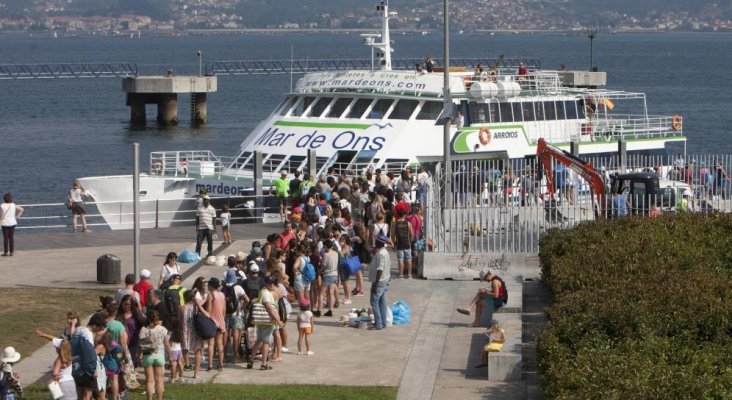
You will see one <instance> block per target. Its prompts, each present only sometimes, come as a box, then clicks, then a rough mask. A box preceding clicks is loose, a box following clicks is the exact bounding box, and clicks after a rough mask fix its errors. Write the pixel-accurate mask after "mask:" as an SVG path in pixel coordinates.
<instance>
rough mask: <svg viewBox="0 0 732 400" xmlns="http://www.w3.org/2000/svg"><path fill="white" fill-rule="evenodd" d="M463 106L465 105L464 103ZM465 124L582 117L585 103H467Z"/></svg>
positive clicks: (546, 101)
mask: <svg viewBox="0 0 732 400" xmlns="http://www.w3.org/2000/svg"><path fill="white" fill-rule="evenodd" d="M464 107H465V105H464ZM467 109H468V110H467V111H468V112H467V113H466V115H467V116H468V118H469V120H468V121H466V123H467V124H483V123H493V122H532V121H556V120H565V119H583V118H584V117H585V104H584V100H583V99H579V100H556V101H555V100H543V101H542V100H534V101H512V102H507V101H503V102H501V101H491V102H488V103H477V102H472V101H471V102H469V103H467Z"/></svg>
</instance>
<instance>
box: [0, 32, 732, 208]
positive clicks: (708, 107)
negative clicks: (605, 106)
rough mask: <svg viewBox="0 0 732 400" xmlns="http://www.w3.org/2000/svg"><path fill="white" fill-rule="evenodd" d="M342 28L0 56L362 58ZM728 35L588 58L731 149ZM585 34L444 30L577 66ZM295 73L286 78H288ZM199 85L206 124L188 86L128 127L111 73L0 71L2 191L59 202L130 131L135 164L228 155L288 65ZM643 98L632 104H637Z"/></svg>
mask: <svg viewBox="0 0 732 400" xmlns="http://www.w3.org/2000/svg"><path fill="white" fill-rule="evenodd" d="M393 39H394V48H395V52H394V57H397V58H401V57H419V58H423V57H424V56H428V55H429V56H431V57H433V58H442V37H441V36H440V35H436V34H433V35H425V36H401V35H397V36H394V37H393ZM360 43H361V38H360V37H359V36H358V35H357V34H350V35H345V34H343V35H332V34H328V35H326V34H322V35H301V34H296V33H292V34H283V35H273V36H266V35H224V36H177V37H153V36H145V35H143V36H142V37H140V38H137V37H134V38H129V37H59V38H52V37H29V36H25V35H23V36H21V35H8V34H5V35H3V36H1V37H0V54H2V59H1V60H0V63H3V64H27V63H83V62H89V63H91V62H109V63H119V62H127V63H136V64H137V65H138V68H139V72H140V74H141V75H162V74H164V73H165V71H166V70H167V69H169V68H170V69H173V71H174V73H175V74H177V75H196V74H198V68H199V59H198V56H197V51H199V50H200V51H201V52H202V60H203V62H204V63H205V62H206V61H213V60H216V61H224V60H244V59H270V60H287V59H290V58H291V57H294V58H295V59H349V58H361V59H368V58H370V56H371V53H370V50H369V48H367V47H365V46H362V45H361V44H360ZM731 44H732V35H730V34H714V33H706V34H700V33H694V34H692V33H663V34H658V33H628V34H616V35H611V34H606V35H600V36H598V37H597V38H596V39H595V40H594V46H593V47H594V52H593V53H594V54H593V64H594V65H595V66H597V67H598V68H599V69H600V70H601V71H606V72H607V74H608V85H607V88H609V89H619V90H626V91H633V92H645V93H646V94H647V96H648V112H649V113H650V114H652V115H673V114H680V115H682V116H683V117H684V132H685V134H686V135H687V136H688V138H689V141H688V146H687V150H688V151H689V152H691V153H715V154H720V153H730V150H732V147H731V146H730V145H729V144H728V140H727V136H728V130H729V128H730V125H732V112H730V110H729V107H730V102H729V99H730V97H731V94H730V89H731V88H732V84H730V72H729V68H730V65H732V53H730V52H729V51H727V50H728V49H729V48H730V45H731ZM589 47H590V46H589V40H588V39H587V37H586V36H584V35H582V34H578V35H559V34H519V35H495V36H468V35H454V36H452V38H451V47H450V50H451V56H452V57H498V56H499V55H505V56H506V57H531V58H538V59H540V60H541V64H542V67H543V68H545V69H558V68H559V66H560V65H561V64H565V65H566V66H567V67H568V68H569V69H581V70H586V69H589V67H590V49H589ZM298 77H299V75H295V76H294V77H293V80H292V81H296V80H297V78H298ZM218 79H219V80H218V91H217V92H216V93H212V94H209V96H208V117H209V123H208V125H206V126H204V127H202V128H192V127H191V126H190V123H189V118H190V114H189V110H188V101H187V100H188V97H187V95H181V96H179V104H178V117H179V120H180V124H179V125H178V126H175V127H171V128H158V127H157V126H156V125H155V115H156V112H157V111H156V109H155V106H153V105H148V106H147V107H148V108H147V114H148V124H147V126H146V127H144V128H142V129H132V128H131V127H130V124H129V119H130V110H129V107H127V106H126V105H125V94H124V92H123V91H122V88H121V79H119V78H100V79H30V80H0V93H1V94H2V95H1V97H0V160H1V161H0V192H1V193H5V192H8V191H10V192H12V193H13V195H14V197H15V199H16V201H17V202H18V203H21V204H28V203H39V202H52V203H57V202H63V201H64V200H65V198H66V194H67V193H68V189H69V188H70V186H71V182H72V180H73V179H74V178H77V177H82V176H97V175H116V174H129V173H131V171H132V149H131V144H132V143H134V142H139V143H140V149H141V160H142V165H141V168H142V170H143V171H146V170H147V169H148V167H149V153H150V152H151V151H164V150H212V151H213V152H214V153H216V154H217V155H221V156H234V155H235V154H236V153H237V151H238V150H239V145H240V144H241V142H242V141H243V140H244V138H245V137H246V136H247V135H248V134H249V133H250V132H251V130H252V129H253V128H254V127H255V126H256V125H257V123H258V122H259V121H260V120H261V119H263V118H265V117H266V116H267V115H268V114H269V113H270V111H271V110H272V109H273V108H274V107H276V106H277V104H279V102H280V100H281V99H282V95H283V94H284V93H286V92H287V91H288V90H289V89H290V85H291V77H290V76H289V75H273V76H248V75H239V76H227V75H221V76H219V78H218ZM641 111H642V110H638V112H641Z"/></svg>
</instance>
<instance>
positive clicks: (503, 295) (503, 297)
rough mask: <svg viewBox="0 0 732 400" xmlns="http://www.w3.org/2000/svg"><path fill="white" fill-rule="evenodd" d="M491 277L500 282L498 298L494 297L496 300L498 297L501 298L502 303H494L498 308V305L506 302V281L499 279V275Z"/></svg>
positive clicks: (503, 304)
mask: <svg viewBox="0 0 732 400" xmlns="http://www.w3.org/2000/svg"><path fill="white" fill-rule="evenodd" d="M493 279H497V280H498V282H500V284H501V285H500V286H499V289H498V298H497V299H496V300H498V299H500V300H501V303H502V304H501V305H500V306H499V305H498V304H496V306H497V307H496V308H500V307H502V306H505V305H506V304H508V289H506V282H504V281H503V279H501V277H499V276H495V277H494V278H493Z"/></svg>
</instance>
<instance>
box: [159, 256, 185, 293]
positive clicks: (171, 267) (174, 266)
mask: <svg viewBox="0 0 732 400" xmlns="http://www.w3.org/2000/svg"><path fill="white" fill-rule="evenodd" d="M171 275H180V266H179V265H178V255H177V254H175V252H173V251H171V252H170V253H168V255H167V256H166V257H165V264H163V269H161V270H160V279H159V280H158V287H159V288H160V289H167V286H170V282H169V280H170V276H171ZM163 285H165V286H166V287H163Z"/></svg>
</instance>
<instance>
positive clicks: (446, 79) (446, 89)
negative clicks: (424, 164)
mask: <svg viewBox="0 0 732 400" xmlns="http://www.w3.org/2000/svg"><path fill="white" fill-rule="evenodd" d="M448 2H449V0H444V3H443V12H442V15H443V17H444V19H445V21H444V27H443V28H444V39H445V43H444V49H443V50H444V58H445V70H444V72H443V73H442V78H443V84H442V86H443V87H442V95H443V97H444V102H445V110H446V111H450V112H449V113H448V114H447V115H446V118H445V121H444V125H443V129H442V136H443V149H442V151H443V153H444V154H443V157H444V161H445V165H444V168H445V206H446V207H447V208H450V207H452V195H451V193H452V192H451V190H452V160H451V159H450V126H451V125H452V111H451V110H452V99H451V96H450V29H449V17H448V15H449V14H448Z"/></svg>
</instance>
